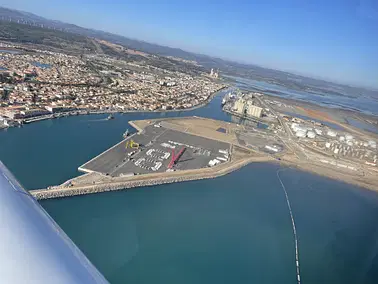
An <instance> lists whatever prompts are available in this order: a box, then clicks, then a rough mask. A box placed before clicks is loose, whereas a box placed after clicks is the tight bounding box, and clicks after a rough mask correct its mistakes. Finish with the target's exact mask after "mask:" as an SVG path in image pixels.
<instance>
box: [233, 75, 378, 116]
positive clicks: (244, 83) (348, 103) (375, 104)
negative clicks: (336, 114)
mask: <svg viewBox="0 0 378 284" xmlns="http://www.w3.org/2000/svg"><path fill="white" fill-rule="evenodd" d="M228 78H229V79H231V80H232V81H234V82H235V85H236V86H237V87H239V88H243V89H251V90H255V91H262V92H264V93H265V94H268V95H272V96H278V97H283V98H287V99H295V100H301V101H306V102H312V103H315V104H318V105H320V106H325V107H330V108H341V109H347V110H356V111H360V112H363V113H367V114H375V115H378V97H377V94H378V92H372V94H371V95H363V94H359V93H353V94H348V93H344V95H336V94H331V93H327V92H320V91H317V92H309V91H302V90H294V89H291V88H287V87H285V86H281V85H276V84H272V83H269V82H264V81H258V80H252V79H246V78H241V77H234V76H228ZM339 91H340V92H341V93H343V91H342V90H339ZM373 93H374V94H373Z"/></svg>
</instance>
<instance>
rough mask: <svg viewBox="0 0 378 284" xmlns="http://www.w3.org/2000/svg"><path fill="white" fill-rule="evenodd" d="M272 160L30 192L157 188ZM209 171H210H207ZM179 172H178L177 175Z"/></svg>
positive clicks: (42, 195)
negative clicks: (156, 176) (148, 177)
mask: <svg viewBox="0 0 378 284" xmlns="http://www.w3.org/2000/svg"><path fill="white" fill-rule="evenodd" d="M268 160H270V159H269V158H267V157H260V158H256V157H253V158H248V159H242V160H239V161H235V162H234V163H231V164H229V165H228V166H227V167H222V168H218V170H217V171H215V169H216V168H208V169H205V170H204V169H202V170H201V171H198V170H196V171H191V172H190V173H187V172H185V171H183V172H182V175H181V176H174V177H171V176H167V177H164V174H163V175H160V176H159V178H150V179H143V180H142V179H140V180H129V181H127V180H126V181H115V182H108V183H102V184H96V185H83V186H74V187H54V188H52V189H36V190H30V191H29V193H30V194H31V195H33V196H34V197H35V198H36V199H38V200H41V199H51V198H62V197H70V196H76V195H84V194H93V193H100V192H108V191H118V190H124V189H131V188H136V187H142V186H155V185H161V184H169V183H176V182H185V181H193V180H202V179H211V178H216V177H219V176H223V175H226V174H228V173H231V172H233V171H235V170H237V169H240V168H241V167H243V166H246V165H247V164H249V163H251V162H264V161H268ZM206 170H208V171H206ZM177 173H178V172H176V174H177Z"/></svg>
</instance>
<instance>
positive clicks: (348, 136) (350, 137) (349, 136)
mask: <svg viewBox="0 0 378 284" xmlns="http://www.w3.org/2000/svg"><path fill="white" fill-rule="evenodd" d="M345 139H346V140H347V141H350V140H353V139H354V137H353V135H350V134H346V135H345Z"/></svg>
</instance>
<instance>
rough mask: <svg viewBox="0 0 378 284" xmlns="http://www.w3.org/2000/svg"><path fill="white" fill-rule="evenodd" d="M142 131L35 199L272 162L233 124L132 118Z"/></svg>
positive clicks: (169, 180) (38, 192) (214, 174)
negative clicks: (242, 140) (248, 145)
mask: <svg viewBox="0 0 378 284" xmlns="http://www.w3.org/2000/svg"><path fill="white" fill-rule="evenodd" d="M130 125H132V126H133V127H134V128H135V129H137V131H138V132H137V133H135V134H133V135H130V136H127V137H124V138H125V139H124V140H122V141H121V142H119V143H117V144H116V145H114V146H113V147H111V148H109V149H108V150H106V151H105V152H103V153H101V154H100V155H98V156H97V157H94V158H93V159H91V160H90V161H88V162H87V163H85V164H84V165H82V166H80V167H79V171H82V172H84V173H85V174H84V175H82V176H79V177H76V178H73V179H71V180H68V181H66V182H65V183H63V184H62V185H59V186H52V187H49V188H47V189H37V190H31V191H29V192H30V194H32V195H33V196H34V197H35V198H36V199H49V198H59V197H68V196H75V195H83V194H91V193H99V192H106V191H115V190H123V189H130V188H135V187H141V186H153V185H158V184H167V183H176V182H184V181H192V180H201V179H210V178H215V177H218V176H222V175H225V174H228V173H230V172H232V171H234V170H237V169H239V168H241V167H243V166H245V165H247V164H249V163H251V162H266V161H273V160H274V158H272V157H270V156H269V155H261V154H259V153H257V152H254V151H253V150H251V149H248V148H246V147H244V146H242V145H239V143H238V140H237V137H236V134H235V130H236V129H238V128H242V126H240V125H236V124H233V123H228V122H223V121H216V120H211V119H205V118H199V117H186V118H170V119H156V120H140V121H131V122H130Z"/></svg>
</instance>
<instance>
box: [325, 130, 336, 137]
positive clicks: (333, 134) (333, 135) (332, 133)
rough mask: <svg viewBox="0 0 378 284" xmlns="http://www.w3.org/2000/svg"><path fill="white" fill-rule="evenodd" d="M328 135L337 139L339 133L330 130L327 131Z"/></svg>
mask: <svg viewBox="0 0 378 284" xmlns="http://www.w3.org/2000/svg"><path fill="white" fill-rule="evenodd" d="M327 135H328V136H330V137H336V136H337V132H336V131H333V130H328V131H327Z"/></svg>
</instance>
